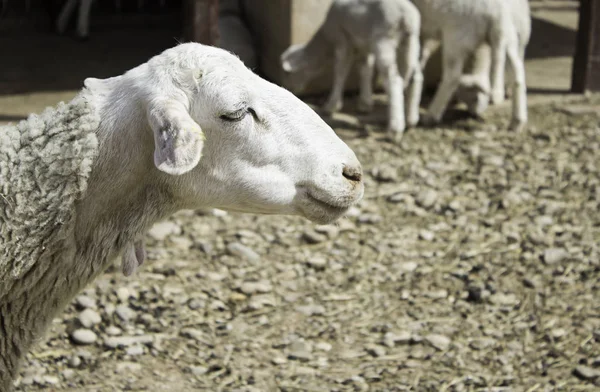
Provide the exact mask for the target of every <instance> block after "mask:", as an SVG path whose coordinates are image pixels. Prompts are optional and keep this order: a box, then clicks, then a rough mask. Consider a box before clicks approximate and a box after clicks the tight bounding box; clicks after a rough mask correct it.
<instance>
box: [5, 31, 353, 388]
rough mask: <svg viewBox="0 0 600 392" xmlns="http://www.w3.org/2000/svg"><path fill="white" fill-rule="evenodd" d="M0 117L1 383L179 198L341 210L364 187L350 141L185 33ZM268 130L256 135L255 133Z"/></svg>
mask: <svg viewBox="0 0 600 392" xmlns="http://www.w3.org/2000/svg"><path fill="white" fill-rule="evenodd" d="M84 84H85V87H84V88H83V89H82V91H81V92H80V93H79V94H78V95H77V96H76V97H75V98H74V99H73V100H72V101H71V102H70V103H68V104H60V105H58V107H57V108H56V109H48V110H46V111H45V112H44V113H43V114H42V115H40V116H31V117H30V118H29V119H28V120H27V121H22V122H21V123H19V124H18V125H17V126H10V125H9V126H6V127H3V128H1V129H0V190H1V193H2V197H0V248H1V250H0V252H1V253H0V391H3V392H7V391H10V390H11V389H12V381H13V380H14V379H15V378H16V376H17V373H18V368H19V363H20V361H21V358H22V357H23V356H24V355H25V354H26V353H27V351H28V350H29V348H30V347H31V345H32V344H33V343H34V341H35V339H36V338H38V337H39V336H40V335H41V333H42V332H43V331H44V330H45V328H46V326H47V325H48V323H49V322H50V321H51V320H52V318H53V317H54V316H55V315H56V314H57V313H58V312H59V311H61V310H62V309H63V308H64V306H65V305H66V304H67V303H68V302H69V301H70V300H71V299H72V298H73V297H74V296H75V295H76V294H77V293H78V292H79V291H80V290H81V289H83V288H84V287H85V285H87V284H88V283H89V282H91V281H92V280H93V279H94V278H96V277H97V276H98V275H99V274H101V273H102V272H103V271H105V270H106V268H107V267H108V266H109V265H110V264H111V262H112V261H113V260H115V259H116V258H117V257H118V256H119V255H121V256H122V264H121V266H122V271H123V273H124V274H125V275H129V274H131V273H133V272H134V271H135V269H136V268H137V267H138V266H139V265H140V264H142V263H143V261H144V258H145V255H144V249H143V241H142V239H143V237H144V234H145V233H146V231H147V230H148V229H149V228H150V227H151V226H152V225H153V224H154V223H156V222H158V221H160V220H162V219H165V218H166V217H168V216H169V215H171V214H173V213H175V212H176V211H177V210H180V209H197V208H207V207H215V208H221V209H227V210H233V211H240V212H254V213H266V214H293V215H301V216H304V217H306V218H308V219H310V220H313V221H315V222H318V223H329V222H332V221H333V220H335V219H337V218H339V217H340V216H341V215H342V214H344V213H345V212H346V211H347V209H348V208H349V207H350V206H351V205H352V204H354V203H355V202H356V201H357V200H359V199H360V198H361V197H362V194H363V190H364V188H363V184H362V182H361V176H362V169H361V167H360V163H359V162H358V160H357V159H356V156H355V155H354V153H353V152H352V150H350V148H349V147H348V146H347V145H346V144H344V143H343V142H342V141H341V140H340V139H339V138H338V137H337V135H335V133H334V132H333V130H332V129H331V128H330V127H328V126H327V124H325V122H324V121H323V120H322V119H321V118H320V117H319V116H318V115H317V114H316V113H314V111H312V110H311V109H310V108H309V107H308V106H307V105H306V104H304V103H303V102H302V101H300V100H299V99H298V98H296V97H295V96H294V95H293V94H291V93H289V92H288V91H285V90H284V89H282V88H280V87H278V86H276V85H274V84H272V83H269V82H267V81H265V80H264V79H261V78H260V77H258V76H257V75H255V74H254V73H252V72H251V71H250V70H248V68H246V67H245V66H244V64H243V63H242V62H241V61H240V60H239V59H238V58H236V57H235V56H233V55H231V54H230V53H228V52H226V51H224V50H222V49H218V48H214V47H208V46H204V45H200V44H196V43H188V44H181V45H178V46H176V47H174V48H171V49H167V50H166V51H164V52H163V53H161V54H159V55H157V56H154V57H153V58H151V59H150V60H149V61H148V62H146V63H144V64H141V65H140V66H138V67H135V68H133V69H131V70H129V71H128V72H126V73H124V74H123V75H120V76H116V77H112V78H107V79H94V78H88V79H86V80H85V82H84ZM256 135H260V137H256Z"/></svg>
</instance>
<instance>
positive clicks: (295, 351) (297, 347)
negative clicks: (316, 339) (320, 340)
mask: <svg viewBox="0 0 600 392" xmlns="http://www.w3.org/2000/svg"><path fill="white" fill-rule="evenodd" d="M288 358H290V359H295V360H299V361H310V360H311V359H312V346H311V345H310V344H309V343H308V342H305V341H303V340H296V341H295V342H293V343H292V344H290V346H289V347H288Z"/></svg>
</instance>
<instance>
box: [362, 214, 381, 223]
mask: <svg viewBox="0 0 600 392" xmlns="http://www.w3.org/2000/svg"><path fill="white" fill-rule="evenodd" d="M382 220H383V218H382V217H381V215H379V214H361V215H359V217H358V219H357V221H358V223H362V224H368V225H374V224H377V223H379V222H381V221H382Z"/></svg>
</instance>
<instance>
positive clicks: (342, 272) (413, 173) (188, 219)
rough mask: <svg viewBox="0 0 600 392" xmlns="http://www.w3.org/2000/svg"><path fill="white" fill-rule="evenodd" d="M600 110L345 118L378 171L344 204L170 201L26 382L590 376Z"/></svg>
mask: <svg viewBox="0 0 600 392" xmlns="http://www.w3.org/2000/svg"><path fill="white" fill-rule="evenodd" d="M350 109H351V108H350ZM379 109H380V110H379V112H380V113H379V114H378V116H379V117H378V118H379V120H381V119H382V118H384V114H383V115H382V113H384V110H385V108H379ZM598 113H600V97H599V96H592V97H589V98H576V99H575V100H573V99H572V100H571V101H565V102H561V103H559V104H543V105H541V104H540V105H533V106H532V107H531V108H530V124H531V125H530V126H529V128H528V129H527V130H526V131H524V132H523V133H519V134H515V133H511V132H508V131H506V130H505V128H506V125H507V123H508V111H507V109H506V108H504V109H502V108H501V109H498V110H494V111H490V112H489V114H488V115H487V118H486V121H485V122H481V121H476V120H471V119H460V118H458V119H455V120H453V121H452V122H451V123H449V124H448V125H446V126H444V127H441V128H435V129H422V128H418V129H415V130H412V131H409V132H407V134H406V135H405V137H404V139H403V141H402V143H401V145H399V146H397V145H393V144H390V143H388V142H386V141H385V140H383V135H384V134H383V133H382V131H381V127H380V125H381V124H378V122H377V121H375V122H374V121H372V118H357V117H353V116H351V115H338V116H336V117H334V118H333V119H330V120H329V121H331V123H332V125H333V126H334V127H335V129H336V131H337V132H338V134H339V135H340V136H341V137H342V138H343V139H344V140H345V141H346V142H347V143H348V144H349V145H350V146H351V147H352V148H353V149H354V151H356V153H357V155H358V156H359V158H360V160H361V161H362V163H363V165H364V169H365V172H366V173H367V176H366V178H367V179H366V195H365V199H364V200H363V201H362V202H361V203H360V204H359V205H358V206H357V207H356V208H354V209H352V210H351V211H350V213H349V214H348V216H347V217H345V218H344V219H342V220H341V221H340V222H339V223H338V224H336V225H332V226H315V225H313V224H311V223H309V222H308V221H306V220H304V219H302V218H297V217H275V216H254V215H241V214H231V213H230V214H227V213H223V212H220V211H213V212H205V213H200V212H191V211H187V212H182V213H179V214H178V215H176V216H174V217H173V218H172V219H170V220H169V221H167V222H164V223H161V224H159V225H157V226H155V227H154V228H153V230H152V231H151V233H150V234H149V236H148V241H147V242H148V251H149V261H148V262H147V263H146V264H145V265H144V266H143V268H141V270H139V271H138V273H137V275H136V276H133V277H130V278H125V277H123V276H122V275H121V273H120V271H119V269H118V268H113V269H111V270H110V271H108V272H107V273H106V274H104V275H103V276H102V277H101V278H100V279H98V280H97V281H96V282H95V283H94V284H93V285H91V286H90V287H89V288H88V289H87V290H86V291H85V292H84V293H82V294H81V296H79V297H78V298H77V299H76V300H75V301H73V303H72V304H71V305H70V306H69V308H68V310H67V311H66V312H64V313H63V314H62V315H61V316H60V317H59V318H57V319H56V320H55V321H54V323H53V325H52V328H51V330H50V331H49V332H48V335H47V337H46V339H45V340H44V341H43V342H42V343H40V344H39V345H38V346H37V347H36V348H35V349H34V351H33V352H32V353H30V354H29V355H28V357H27V361H26V364H25V366H24V367H23V369H22V377H21V378H20V380H19V381H18V383H19V385H18V388H17V390H18V391H38V390H41V389H46V390H56V391H120V390H122V391H240V392H241V391H287V392H294V391H404V390H414V391H497V392H500V391H528V392H533V391H592V390H599V388H600V291H599V290H600V261H599V259H598V254H599V245H600V208H599V207H600V173H599V170H600V169H599V168H600V165H599V164H598V161H599V158H598V153H599V151H600V128H599V125H598V124H599V114H598ZM454 117H456V116H454ZM365 124H366V125H365Z"/></svg>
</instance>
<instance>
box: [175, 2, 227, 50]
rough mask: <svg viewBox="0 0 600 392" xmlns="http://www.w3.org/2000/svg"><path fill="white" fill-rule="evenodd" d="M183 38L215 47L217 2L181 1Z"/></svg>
mask: <svg viewBox="0 0 600 392" xmlns="http://www.w3.org/2000/svg"><path fill="white" fill-rule="evenodd" d="M182 8H183V38H184V39H185V40H186V41H188V42H189V41H193V42H200V43H201V44H205V45H215V44H216V43H217V40H218V39H219V27H218V18H219V0H183V7H182Z"/></svg>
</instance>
